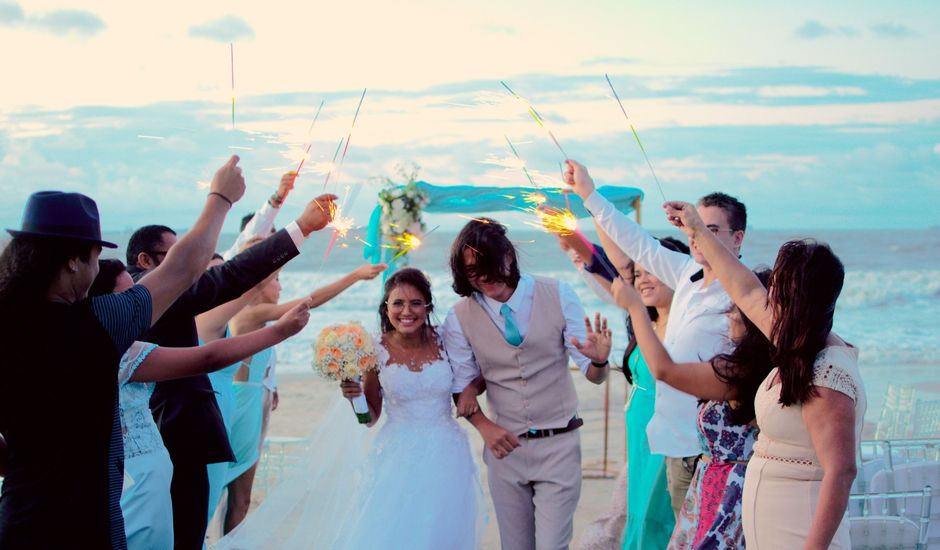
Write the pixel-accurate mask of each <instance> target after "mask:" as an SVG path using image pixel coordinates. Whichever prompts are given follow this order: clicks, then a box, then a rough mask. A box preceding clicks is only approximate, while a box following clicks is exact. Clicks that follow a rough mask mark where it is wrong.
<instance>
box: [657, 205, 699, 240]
mask: <svg viewBox="0 0 940 550" xmlns="http://www.w3.org/2000/svg"><path fill="white" fill-rule="evenodd" d="M663 208H664V209H665V210H666V219H667V220H669V223H671V224H672V225H674V226H676V227H678V228H679V229H680V230H682V232H683V233H685V234H686V235H687V236H689V237H691V238H696V237H701V236H702V235H703V233H704V232H707V231H708V227H706V226H705V222H703V221H702V217H701V216H699V214H698V210H696V209H695V205H694V204H689V203H687V202H680V201H669V202H667V203H665V204H664V205H663Z"/></svg>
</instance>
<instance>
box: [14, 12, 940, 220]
mask: <svg viewBox="0 0 940 550" xmlns="http://www.w3.org/2000/svg"><path fill="white" fill-rule="evenodd" d="M582 4H583V5H582ZM778 4H779V5H778ZM778 4H773V5H770V4H768V3H754V2H744V1H737V0H733V1H726V2H720V3H701V2H678V1H674V2H656V3H653V2H632V1H624V0H620V1H597V2H584V3H579V4H578V5H576V4H575V3H572V2H556V1H548V0H541V1H528V0H523V1H517V2H496V1H490V0H481V1H478V2H473V3H469V2H462V3H458V2H441V1H439V0H436V1H404V2H378V1H373V0H364V1H360V2H349V3H343V2H332V3H326V4H324V3H299V2H285V1H281V0H269V1H267V2H238V1H235V2H233V1H230V0H229V1H225V2H222V1H216V0H206V1H200V2H187V3H182V2H178V1H173V0H171V1H168V2H164V3H161V4H160V5H159V6H156V5H154V6H153V7H149V6H148V7H146V8H141V5H140V4H135V3H133V2H131V3H128V2H114V1H109V2H75V1H74V0H73V1H70V2H67V3H66V2H62V1H58V0H38V1H27V0H20V1H11V0H0V51H2V52H4V53H3V54H2V55H0V74H2V75H3V79H2V84H0V223H2V225H3V227H16V226H18V225H19V220H20V216H21V212H22V208H23V205H24V203H25V200H26V198H27V197H28V195H29V194H30V193H32V192H34V191H38V190H44V189H61V190H69V191H80V192H83V193H86V194H88V195H90V196H92V197H93V198H95V199H96V200H97V201H98V204H99V208H100V210H101V213H102V225H103V226H104V228H105V229H106V230H126V229H132V228H135V227H138V226H140V225H143V224H147V223H162V224H166V225H170V226H172V227H176V228H181V229H182V228H185V227H187V226H188V225H189V224H191V223H192V221H193V220H194V219H195V217H196V215H197V213H198V211H199V209H200V207H201V205H202V204H203V200H204V195H205V193H206V189H205V182H207V181H209V180H210V179H211V176H212V173H213V172H214V170H215V168H217V167H218V166H219V165H221V164H222V163H223V162H224V160H225V159H226V158H227V157H228V156H229V155H231V154H233V153H234V154H239V155H240V156H241V158H242V161H241V165H242V166H243V169H244V171H245V174H246V179H247V182H248V191H247V193H246V197H245V199H244V200H243V202H242V203H240V204H238V205H236V208H235V211H236V213H237V214H238V216H234V215H233V216H231V217H232V219H231V220H229V221H228V224H227V229H228V230H233V229H235V224H237V219H236V218H238V217H240V215H241V214H244V213H248V212H250V211H251V210H253V209H254V208H255V207H256V206H257V205H259V204H260V203H261V202H262V201H263V200H264V199H265V198H266V197H267V196H268V195H269V194H270V193H271V192H272V191H273V189H274V187H275V186H276V184H277V181H278V179H279V177H280V174H281V173H282V172H284V171H286V170H289V169H291V168H294V167H296V165H297V163H298V161H299V159H300V158H301V156H302V155H303V151H304V149H305V146H306V145H307V144H309V145H310V153H309V159H308V160H307V161H306V163H305V165H304V169H303V171H302V173H301V177H300V178H299V180H298V182H297V187H296V190H295V192H294V194H293V195H292V196H291V198H290V199H289V201H288V204H287V205H286V206H285V212H286V213H287V215H296V214H298V213H299V212H300V209H301V207H302V205H303V203H304V202H305V201H306V200H309V199H310V198H312V197H313V196H315V195H316V194H318V193H320V192H322V190H323V189H324V185H323V181H324V179H325V172H326V168H325V167H326V166H327V165H328V163H329V161H330V160H331V159H332V157H333V155H334V151H336V149H337V144H338V143H339V141H340V139H341V138H345V137H346V136H347V135H350V130H351V128H352V132H351V141H350V144H349V148H348V151H347V156H346V159H345V161H344V163H343V165H342V169H341V170H339V171H338V172H334V174H333V175H332V176H331V183H330V184H329V186H328V187H327V190H328V191H331V192H335V193H337V194H339V195H341V196H344V197H348V198H347V202H348V204H349V207H348V210H349V211H350V212H351V213H352V214H353V215H354V217H355V218H356V219H357V221H359V222H360V223H365V220H366V218H367V215H368V212H369V211H370V210H371V208H372V207H373V206H374V204H375V195H376V193H377V192H378V190H379V189H380V188H381V186H382V181H383V180H384V178H387V177H391V178H393V179H394V178H396V177H397V173H398V167H399V166H405V167H410V166H413V165H414V166H417V167H418V176H419V178H420V179H423V180H425V181H428V182H430V183H433V184H439V185H451V184H472V185H479V186H491V185H495V186H510V185H523V184H524V183H525V182H526V180H525V176H524V175H523V174H522V173H521V171H520V170H519V168H518V166H517V165H515V166H514V165H513V164H514V163H513V162H510V161H509V157H510V156H511V155H512V153H511V151H510V150H509V148H508V146H507V144H506V139H507V138H508V139H510V140H511V141H512V142H513V143H514V144H515V145H516V148H517V150H518V152H519V155H520V157H521V158H522V160H523V161H524V162H525V164H526V166H527V167H528V168H529V170H530V171H532V172H533V173H535V174H536V177H537V178H538V181H540V182H542V184H543V185H560V184H561V183H560V177H559V163H560V162H561V161H562V160H564V158H565V155H563V154H562V153H561V152H560V151H559V150H558V149H557V148H556V147H555V145H554V144H553V142H552V140H551V139H550V138H549V136H548V133H547V131H546V129H543V128H542V127H541V126H539V125H538V124H537V123H536V122H535V121H533V119H532V118H531V117H529V116H528V115H527V113H526V108H525V105H524V104H523V103H522V102H519V101H516V100H514V99H513V98H512V97H511V96H509V94H508V93H507V92H506V91H505V89H504V88H503V87H502V86H501V85H500V81H505V82H506V83H508V84H509V85H510V86H511V87H512V89H513V90H514V91H515V92H516V93H518V94H519V95H520V96H521V97H523V98H525V100H527V101H529V102H530V103H531V105H532V106H534V107H535V108H536V109H537V110H538V112H539V113H540V114H541V115H542V117H543V118H544V120H545V122H546V125H547V128H548V129H549V130H551V131H552V133H553V134H554V135H555V136H556V137H557V139H558V141H559V143H560V144H561V146H562V147H563V149H564V152H565V153H566V154H567V155H570V156H571V157H572V158H575V159H577V160H579V161H581V162H583V163H584V164H586V165H587V166H588V167H589V169H590V170H591V173H592V175H593V176H594V178H595V180H596V181H597V182H598V183H599V184H605V185H622V186H631V187H638V188H640V189H642V190H643V191H644V192H645V193H646V202H645V206H644V215H643V219H644V223H646V224H647V225H649V226H650V227H652V228H662V227H665V221H664V218H663V217H662V216H661V215H660V210H659V208H658V206H659V204H660V203H661V202H662V197H663V196H666V197H667V198H669V199H680V200H689V201H693V200H695V199H696V198H697V197H699V196H701V195H703V194H706V193H709V192H712V191H724V192H727V193H730V194H732V195H735V196H737V197H739V198H740V199H742V200H743V201H744V202H745V203H746V204H747V206H748V211H749V226H750V228H752V229H827V230H828V229H841V228H846V229H856V228H874V229H880V228H884V229H890V228H915V229H917V228H928V227H933V226H938V225H940V209H938V208H937V206H938V205H940V124H938V119H940V57H938V56H937V55H936V52H938V51H940V30H938V29H940V4H936V3H933V2H927V1H893V2H865V1H862V2H859V1H854V2H848V1H841V0H835V1H830V2H826V3H819V2H809V1H793V2H787V3H778ZM232 53H234V56H232ZM232 59H234V62H233V61H232ZM233 73H234V75H233ZM605 74H607V75H609V77H610V79H611V82H612V83H613V84H614V86H615V88H616V90H617V92H618V94H619V96H620V98H621V99H622V100H623V105H624V108H625V110H626V113H627V114H628V117H629V121H628V120H626V119H625V118H624V115H623V113H622V112H621V110H620V107H619V106H618V105H617V102H616V101H615V100H614V99H613V97H612V94H611V91H610V88H608V85H607V81H606V80H605V78H604V75H605ZM233 76H234V89H233V87H232V79H233ZM363 89H367V92H366V95H365V99H364V101H363V104H362V109H361V111H360V114H359V117H358V119H357V121H356V124H355V126H354V127H352V120H353V114H354V112H355V110H356V105H357V103H358V101H359V98H360V96H361V94H362V91H363ZM233 96H234V98H235V101H234V102H235V107H234V119H235V123H234V127H233V123H232V98H233ZM321 102H323V104H324V106H323V110H322V112H321V114H320V116H319V118H318V119H317V122H316V125H314V126H313V128H312V130H311V122H312V121H313V119H314V115H315V113H316V112H317V107H318V106H319V105H320V103H321ZM631 124H632V125H633V127H634V128H635V129H636V131H637V133H638V135H639V137H640V139H641V140H642V144H643V146H644V149H645V151H646V153H647V154H648V156H649V161H650V164H651V165H652V168H653V170H654V171H655V175H656V178H655V179H658V181H659V184H660V186H659V187H661V188H662V191H661V192H660V190H659V187H657V184H656V181H655V179H654V177H653V175H652V173H651V170H650V168H649V166H648V165H647V163H646V160H645V159H644V157H643V154H642V152H641V150H640V147H639V145H638V143H637V141H636V140H634V138H633V134H632V133H631V129H630V125H631ZM515 164H518V163H515ZM347 188H348V189H350V191H349V192H348V194H347V191H346V189H347ZM494 215H496V216H497V217H499V215H498V213H496V214H494ZM428 218H429V219H428V222H429V224H431V225H437V224H440V225H442V226H444V227H445V228H453V227H458V226H459V225H460V224H462V223H463V221H464V220H462V219H460V218H456V217H442V216H439V215H429V216H428Z"/></svg>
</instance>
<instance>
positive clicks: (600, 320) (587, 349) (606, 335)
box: [571, 313, 611, 363]
mask: <svg viewBox="0 0 940 550" xmlns="http://www.w3.org/2000/svg"><path fill="white" fill-rule="evenodd" d="M584 327H585V328H586V329H587V337H586V338H585V339H584V343H581V342H580V341H578V339H577V338H574V337H573V338H571V343H572V344H574V347H576V348H577V349H578V351H580V352H581V354H582V355H584V356H585V357H587V358H588V359H590V360H591V361H593V362H595V363H603V362H604V361H607V357H608V356H609V355H610V345H611V335H610V329H608V328H607V318H606V317H601V314H600V313H595V314H594V327H593V329H592V328H591V319H590V317H585V318H584Z"/></svg>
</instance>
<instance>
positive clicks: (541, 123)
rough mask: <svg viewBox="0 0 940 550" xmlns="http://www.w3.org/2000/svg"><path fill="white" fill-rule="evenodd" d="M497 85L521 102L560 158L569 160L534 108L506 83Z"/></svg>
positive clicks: (502, 82) (501, 82)
mask: <svg viewBox="0 0 940 550" xmlns="http://www.w3.org/2000/svg"><path fill="white" fill-rule="evenodd" d="M499 83H500V84H502V85H503V88H506V91H508V92H509V93H510V94H511V95H512V96H513V97H514V98H516V99H517V100H519V101H521V102H522V103H523V104H524V105H525V106H526V107H527V110H528V112H529V114H530V115H531V116H532V118H533V119H535V122H537V123H538V124H539V126H541V127H542V129H543V130H545V131H546V132H548V137H550V138H552V141H553V142H554V143H555V147H558V150H559V151H561V154H562V156H564V157H565V158H566V159H568V158H571V157H569V156H568V153H566V152H565V150H564V148H563V147H562V146H561V143H559V142H558V139H557V138H556V137H555V134H553V133H552V131H551V129H549V127H548V126H546V125H545V119H544V118H542V115H540V114H539V112H538V111H536V110H535V107H533V106H532V104H531V103H529V101H528V100H526V99H523V98H522V97H521V96H520V95H519V94H517V93H516V92H514V91H513V89H512V88H510V87H509V84H506V82H504V81H502V80H500V81H499Z"/></svg>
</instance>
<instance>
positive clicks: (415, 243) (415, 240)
mask: <svg viewBox="0 0 940 550" xmlns="http://www.w3.org/2000/svg"><path fill="white" fill-rule="evenodd" d="M394 240H395V242H397V243H399V245H398V247H397V248H398V254H395V256H394V257H392V260H397V259H398V258H401V257H402V256H404V255H405V254H407V253H408V252H410V251H412V250H416V249H417V248H418V247H419V246H421V239H420V238H419V237H418V236H417V235H412V234H411V233H408V232H407V231H405V232H404V233H402V234H401V235H400V236H398V237H395V239H394Z"/></svg>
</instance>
